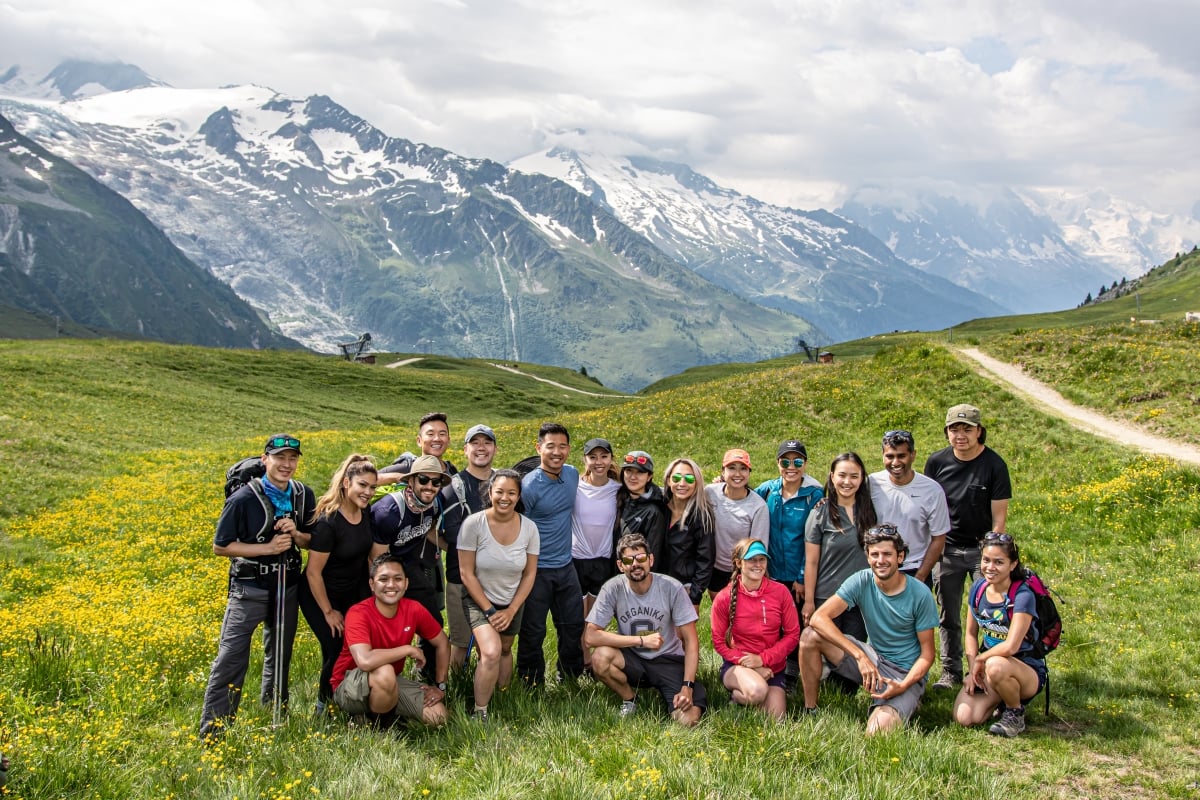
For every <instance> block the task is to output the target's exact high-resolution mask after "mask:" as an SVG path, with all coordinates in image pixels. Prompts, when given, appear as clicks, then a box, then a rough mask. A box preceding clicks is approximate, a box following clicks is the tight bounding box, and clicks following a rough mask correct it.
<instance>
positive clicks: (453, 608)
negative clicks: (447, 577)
mask: <svg viewBox="0 0 1200 800" xmlns="http://www.w3.org/2000/svg"><path fill="white" fill-rule="evenodd" d="M466 595H467V590H466V589H465V588H464V587H463V585H462V584H461V583H450V582H449V581H446V624H447V627H449V629H450V631H449V636H450V644H452V645H454V646H455V647H462V648H465V647H466V646H467V645H469V644H470V643H471V623H470V622H469V621H468V620H467V614H466V612H465V611H463V602H462V601H463V598H464V597H466Z"/></svg>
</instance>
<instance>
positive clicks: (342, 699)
mask: <svg viewBox="0 0 1200 800" xmlns="http://www.w3.org/2000/svg"><path fill="white" fill-rule="evenodd" d="M396 688H397V690H398V691H397V697H396V713H397V714H398V715H400V716H402V717H406V718H408V719H421V718H422V715H423V714H424V713H425V689H424V687H423V686H422V685H421V684H419V683H417V682H416V681H413V680H409V679H408V678H401V677H400V676H399V675H397V676H396ZM370 696H371V686H370V684H369V682H368V675H367V673H365V672H363V671H362V670H361V669H358V668H357V667H355V668H354V669H352V670H350V671H349V672H347V673H346V677H345V678H344V679H343V680H342V682H341V683H339V684H338V687H337V688H336V689H334V690H333V702H335V703H337V707H338V708H340V709H341V710H342V711H345V712H346V713H347V714H366V713H367V712H368V711H370V707H369V706H368V705H367V698H368V697H370Z"/></svg>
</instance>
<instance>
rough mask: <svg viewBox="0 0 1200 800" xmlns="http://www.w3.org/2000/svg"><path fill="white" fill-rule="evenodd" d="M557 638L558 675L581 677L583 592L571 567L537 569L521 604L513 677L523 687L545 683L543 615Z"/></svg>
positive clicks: (544, 626) (544, 621) (570, 565)
mask: <svg viewBox="0 0 1200 800" xmlns="http://www.w3.org/2000/svg"><path fill="white" fill-rule="evenodd" d="M547 613H549V614H550V616H551V618H552V619H553V620H554V630H555V633H556V634H557V636H558V672H559V674H560V675H561V676H563V677H566V678H576V677H578V676H579V675H582V674H583V644H582V642H581V639H582V638H583V592H582V590H581V589H580V588H579V576H578V575H577V574H576V572H575V565H574V564H567V565H566V566H562V567H538V571H537V577H536V578H535V579H534V581H533V590H532V591H530V593H529V598H528V599H527V600H526V601H525V613H524V617H523V618H522V620H521V634H520V636H518V637H517V674H518V675H520V676H521V680H523V681H525V683H526V684H530V685H533V684H543V683H545V682H546V655H545V653H544V652H543V650H542V645H543V644H544V643H545V641H546V614H547Z"/></svg>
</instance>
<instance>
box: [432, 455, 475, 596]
mask: <svg viewBox="0 0 1200 800" xmlns="http://www.w3.org/2000/svg"><path fill="white" fill-rule="evenodd" d="M457 477H458V478H460V479H461V480H462V486H463V502H465V504H466V505H465V506H464V504H463V502H460V501H459V499H458V492H457V491H456V490H455V488H454V481H453V479H452V480H451V482H450V483H447V484H446V485H445V486H443V487H442V492H441V494H440V495H439V496H438V503H439V505H440V506H441V508H442V530H441V533H442V538H443V539H445V540H446V582H447V583H462V573H461V572H459V569H458V529H459V528H461V527H462V524H463V520H465V519H466V518H467V517H469V516H471V515H472V514H474V513H475V512H476V511H482V510H483V495H481V494H480V493H479V487H480V486H482V485H483V481H481V480H479V478H476V477H475V476H474V475H472V474H471V473H470V472H468V471H467V470H465V469H464V470H463V471H462V472H459V473H457Z"/></svg>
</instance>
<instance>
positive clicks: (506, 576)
mask: <svg viewBox="0 0 1200 800" xmlns="http://www.w3.org/2000/svg"><path fill="white" fill-rule="evenodd" d="M540 544H541V542H540V539H539V537H538V529H537V525H534V524H533V521H532V520H531V519H529V518H528V517H526V516H523V515H522V516H521V532H520V533H518V534H517V538H516V539H515V540H514V541H513V543H512V544H508V545H504V544H500V543H499V542H497V541H496V540H495V538H493V536H492V529H491V526H490V525H488V521H487V514H486V512H483V511H480V512H479V513H477V514H472V515H471V516H469V517H467V518H466V519H465V520H463V524H462V527H461V528H459V529H458V549H459V550H474V551H475V577H476V578H478V579H479V585H480V586H482V587H483V593H484V594H485V595H487V599H488V600H491V601H492V602H493V603H495V604H496V605H500V606H506V605H508V604H509V603H511V602H512V601H513V597H514V596H516V594H517V587H518V586H520V585H521V573H522V572H524V571H525V562H526V560H527V559H526V557H527V556H529V555H535V556H536V555H537V554H538V551H539V548H540Z"/></svg>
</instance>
